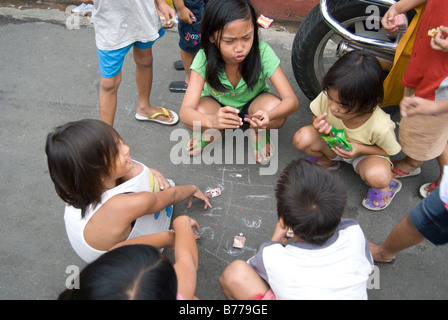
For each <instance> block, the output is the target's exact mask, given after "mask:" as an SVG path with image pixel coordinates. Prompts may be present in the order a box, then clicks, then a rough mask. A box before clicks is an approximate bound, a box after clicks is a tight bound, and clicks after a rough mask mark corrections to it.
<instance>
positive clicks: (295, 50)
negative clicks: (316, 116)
mask: <svg viewBox="0 0 448 320" xmlns="http://www.w3.org/2000/svg"><path fill="white" fill-rule="evenodd" d="M368 6H369V4H368V3H363V2H360V1H356V0H344V1H339V0H338V1H329V2H328V10H329V12H330V14H331V16H332V17H334V18H335V19H336V20H337V21H339V23H340V24H341V25H342V26H344V27H346V28H347V29H348V30H350V31H351V32H353V33H357V32H355V30H354V26H353V24H354V23H356V22H358V23H364V24H365V21H366V20H367V19H368V17H369V16H370V14H369V13H366V9H367V7H368ZM378 8H379V9H380V18H379V19H380V20H379V21H381V19H382V17H383V16H384V14H385V13H386V11H387V9H388V8H387V7H383V6H378ZM380 29H381V22H380V28H379V29H378V30H373V31H371V32H373V34H370V36H372V35H373V36H374V37H376V36H375V32H376V33H379V32H380V31H381V30H382V32H383V33H384V35H378V37H381V38H382V39H383V40H384V36H385V32H384V29H381V30H380ZM338 37H339V38H340V40H339V42H340V41H342V37H340V36H339V35H338V34H336V32H335V31H333V30H332V29H331V28H330V27H329V26H328V25H327V23H326V22H325V21H324V19H323V17H322V14H321V12H320V6H319V5H317V6H316V7H314V8H313V9H312V10H311V11H310V13H309V14H308V15H307V16H306V18H305V19H304V20H303V22H302V23H301V24H300V26H299V29H298V31H297V33H296V35H295V37H294V42H293V46H292V52H291V54H292V56H291V62H292V69H293V73H294V77H295V79H296V81H297V83H298V85H299V87H300V88H301V90H302V91H303V93H304V94H305V96H306V97H307V98H308V99H310V100H313V99H314V98H316V96H317V95H318V94H319V93H320V92H321V91H322V88H321V85H320V83H321V80H322V77H323V76H324V75H325V73H326V72H327V71H328V69H329V68H330V66H331V65H332V64H333V63H334V62H336V60H337V59H338V56H337V54H336V53H335V54H334V56H330V57H329V58H324V57H323V55H324V53H325V50H326V48H325V44H326V43H325V42H327V41H329V40H330V39H334V38H336V39H337V38H338ZM337 41H338V40H336V41H335V44H334V45H336V46H337V45H338V43H336V42H337ZM324 59H325V60H328V61H324Z"/></svg>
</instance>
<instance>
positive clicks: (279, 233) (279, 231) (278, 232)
mask: <svg viewBox="0 0 448 320" xmlns="http://www.w3.org/2000/svg"><path fill="white" fill-rule="evenodd" d="M287 232H288V228H282V227H281V225H280V222H277V224H276V225H275V230H274V234H273V235H272V238H271V240H272V241H279V242H280V243H281V244H282V245H285V244H286V243H287V242H288V239H287V238H286V233H287Z"/></svg>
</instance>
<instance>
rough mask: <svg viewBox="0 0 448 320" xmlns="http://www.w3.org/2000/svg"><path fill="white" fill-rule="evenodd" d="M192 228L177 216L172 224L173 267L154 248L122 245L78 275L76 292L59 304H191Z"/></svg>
mask: <svg viewBox="0 0 448 320" xmlns="http://www.w3.org/2000/svg"><path fill="white" fill-rule="evenodd" d="M193 228H195V229H196V230H197V231H199V225H198V223H197V222H196V221H195V220H193V219H191V218H189V217H187V216H180V217H177V218H176V219H175V220H174V221H173V229H174V232H172V235H173V236H172V237H171V238H174V256H175V263H174V265H173V264H172V263H171V262H170V261H169V260H168V259H167V258H166V257H165V256H163V255H162V254H161V253H160V252H159V251H158V250H157V249H156V248H155V247H153V246H149V245H142V244H140V245H138V244H136V245H126V246H123V247H119V248H114V249H113V250H111V251H109V252H107V253H105V254H104V255H102V256H101V257H99V258H98V259H97V260H95V261H94V262H92V263H91V264H90V265H88V266H87V267H86V268H84V270H83V271H82V272H81V273H80V276H79V288H74V289H67V290H65V291H64V292H62V293H61V294H60V295H59V300H192V299H194V298H195V296H194V293H195V290H196V276H197V270H198V249H197V246H196V243H195V241H196V239H197V236H195V234H194V232H193Z"/></svg>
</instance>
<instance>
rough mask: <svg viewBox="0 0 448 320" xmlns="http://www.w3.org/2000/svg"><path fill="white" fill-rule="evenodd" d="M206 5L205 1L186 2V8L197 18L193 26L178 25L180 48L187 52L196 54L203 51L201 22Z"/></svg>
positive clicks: (188, 0) (185, 0)
mask: <svg viewBox="0 0 448 320" xmlns="http://www.w3.org/2000/svg"><path fill="white" fill-rule="evenodd" d="M206 3H207V1H204V0H184V4H185V6H186V7H187V8H188V9H189V10H190V11H191V12H192V13H193V15H194V17H195V18H196V21H193V23H192V24H187V23H183V22H182V21H179V23H178V27H177V29H178V31H179V47H180V48H181V49H182V50H183V51H185V52H188V53H191V54H195V53H196V52H198V51H199V49H201V22H202V17H203V16H204V10H205V5H206Z"/></svg>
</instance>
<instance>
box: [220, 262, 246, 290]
mask: <svg viewBox="0 0 448 320" xmlns="http://www.w3.org/2000/svg"><path fill="white" fill-rule="evenodd" d="M248 266H249V265H248V264H247V262H246V261H243V260H235V261H233V262H232V263H230V264H229V265H228V266H227V268H225V269H224V271H223V273H222V274H221V277H220V278H219V284H220V285H221V289H222V290H223V291H230V290H231V289H232V288H235V287H238V286H239V285H240V284H241V283H242V282H244V279H245V276H244V275H245V270H246V268H247V267H248Z"/></svg>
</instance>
